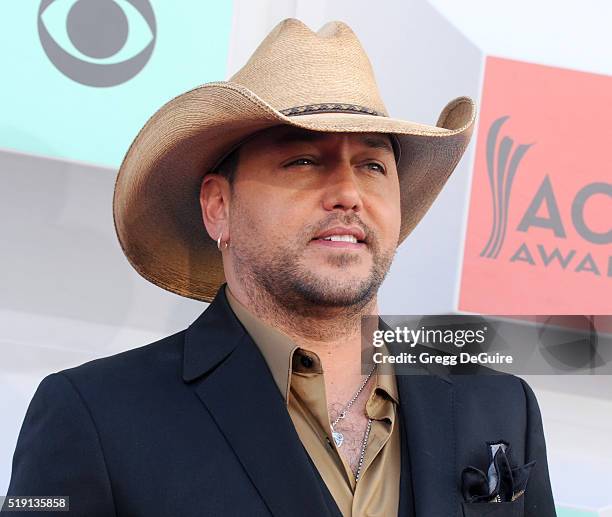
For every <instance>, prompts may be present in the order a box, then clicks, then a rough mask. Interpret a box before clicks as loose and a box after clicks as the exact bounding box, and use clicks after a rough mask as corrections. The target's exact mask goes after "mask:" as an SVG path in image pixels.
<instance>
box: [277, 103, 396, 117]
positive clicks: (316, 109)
mask: <svg viewBox="0 0 612 517" xmlns="http://www.w3.org/2000/svg"><path fill="white" fill-rule="evenodd" d="M280 112H281V113H282V114H283V115H285V116H287V117H294V116H296V115H309V114H311V113H361V114H363V115H374V116H375V117H386V115H385V114H384V113H381V112H380V111H376V110H375V109H372V108H368V107H367V106H359V105H358V104H345V103H325V104H306V105H304V106H295V107H293V108H287V109H284V110H280Z"/></svg>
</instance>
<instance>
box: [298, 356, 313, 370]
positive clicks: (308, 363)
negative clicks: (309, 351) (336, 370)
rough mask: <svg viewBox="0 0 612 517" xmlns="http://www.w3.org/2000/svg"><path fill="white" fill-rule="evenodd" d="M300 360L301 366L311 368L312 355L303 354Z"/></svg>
mask: <svg viewBox="0 0 612 517" xmlns="http://www.w3.org/2000/svg"><path fill="white" fill-rule="evenodd" d="M300 362H301V363H302V366H304V367H305V368H312V364H313V360H312V357H309V356H307V355H303V356H302V357H300Z"/></svg>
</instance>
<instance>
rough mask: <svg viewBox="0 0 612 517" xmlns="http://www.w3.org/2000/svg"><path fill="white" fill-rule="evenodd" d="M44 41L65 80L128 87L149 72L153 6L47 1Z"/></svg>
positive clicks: (124, 1)
mask: <svg viewBox="0 0 612 517" xmlns="http://www.w3.org/2000/svg"><path fill="white" fill-rule="evenodd" d="M38 35H39V38H40V43H41V45H42V47H43V49H44V51H45V53H46V54H47V57H48V58H49V60H50V61H51V62H52V63H53V65H54V66H55V67H56V68H57V69H58V70H59V71H60V72H62V73H63V74H64V75H65V76H67V77H69V78H70V79H72V80H73V81H76V82H78V83H81V84H84V85H87V86H97V87H107V86H116V85H118V84H121V83H125V82H126V81H128V80H130V79H131V78H132V77H134V76H135V75H136V74H138V73H139V72H140V71H141V70H142V69H143V68H144V66H145V65H146V64H147V62H148V61H149V59H150V57H151V54H152V53H153V48H154V47H155V41H156V37H157V25H156V23H155V15H154V13H153V9H152V7H151V4H150V3H149V1H148V0H76V1H75V0H43V1H42V2H41V3H40V7H39V9H38Z"/></svg>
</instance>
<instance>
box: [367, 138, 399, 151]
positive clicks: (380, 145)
mask: <svg viewBox="0 0 612 517" xmlns="http://www.w3.org/2000/svg"><path fill="white" fill-rule="evenodd" d="M361 141H362V142H363V143H364V144H365V145H367V146H368V147H372V148H373V149H383V150H385V151H389V152H390V153H392V154H393V153H394V152H395V151H394V150H393V146H392V145H391V140H390V138H389V137H388V136H384V135H380V136H379V135H365V136H363V137H362V138H361Z"/></svg>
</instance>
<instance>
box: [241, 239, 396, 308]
mask: <svg viewBox="0 0 612 517" xmlns="http://www.w3.org/2000/svg"><path fill="white" fill-rule="evenodd" d="M244 230H245V231H238V232H235V233H237V234H238V235H243V236H246V235H249V233H250V232H249V231H248V228H244ZM250 235H253V233H250ZM307 235H312V232H311V233H308V232H305V233H304V235H301V236H298V237H297V238H296V242H299V243H302V244H301V245H300V246H294V247H292V246H290V245H289V246H288V245H286V243H283V246H282V247H281V246H279V247H272V246H271V245H266V244H263V243H260V242H256V239H248V238H245V239H239V240H238V241H237V240H236V239H233V241H234V242H233V245H231V246H230V250H229V251H230V254H231V256H232V262H233V264H234V268H235V274H236V276H237V278H238V279H239V281H240V283H241V285H242V286H243V288H244V289H245V292H246V294H247V296H248V297H249V298H250V299H251V301H252V303H253V304H254V305H256V306H258V309H259V310H260V311H262V312H263V311H265V312H268V310H266V309H268V308H271V307H269V306H270V305H271V306H276V307H277V309H278V308H280V309H281V312H284V313H285V314H287V315H288V314H296V315H297V314H299V315H301V316H304V317H317V316H318V317H321V316H324V315H326V314H327V315H329V316H332V314H334V315H335V316H338V313H343V315H344V317H346V318H350V317H353V316H357V315H359V314H360V313H361V312H362V310H363V309H364V307H366V306H367V305H368V303H369V302H370V301H371V300H372V299H373V298H374V296H375V295H376V293H377V292H378V289H379V287H380V285H381V284H382V282H383V280H384V279H385V277H386V275H387V273H388V271H389V268H390V267H391V263H392V261H393V258H394V255H395V249H393V250H388V251H384V250H381V248H380V245H379V241H378V239H377V238H376V236H373V235H370V240H369V242H368V250H367V251H355V252H354V251H347V252H341V253H338V252H337V251H332V252H330V253H329V254H328V255H327V257H326V262H327V264H328V265H330V266H332V271H333V269H334V268H336V269H338V271H340V270H341V269H343V268H350V267H351V266H352V265H353V264H358V263H359V261H360V260H363V258H364V257H363V255H364V254H365V253H370V254H371V256H372V265H371V267H370V270H369V272H368V274H367V275H366V276H365V277H357V276H354V277H351V276H348V277H345V278H344V279H343V280H341V281H339V280H337V279H336V278H334V275H333V272H332V273H325V274H322V273H317V272H316V271H313V270H312V268H309V267H307V266H305V265H304V263H303V261H302V256H303V254H304V253H305V252H306V249H305V246H304V244H303V243H304V242H307V241H306V239H307V238H308V237H307ZM275 244H276V243H275ZM307 245H309V244H307ZM359 255H362V257H360V256H359Z"/></svg>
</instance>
